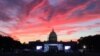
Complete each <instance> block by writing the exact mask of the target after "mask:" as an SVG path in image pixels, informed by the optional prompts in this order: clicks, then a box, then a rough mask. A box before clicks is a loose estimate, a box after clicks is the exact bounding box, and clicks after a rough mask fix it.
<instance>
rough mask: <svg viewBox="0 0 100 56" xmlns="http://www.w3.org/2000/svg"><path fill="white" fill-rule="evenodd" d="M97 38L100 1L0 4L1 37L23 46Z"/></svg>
mask: <svg viewBox="0 0 100 56" xmlns="http://www.w3.org/2000/svg"><path fill="white" fill-rule="evenodd" d="M52 29H54V30H55V32H56V33H57V35H58V41H60V40H62V41H69V40H77V39H78V38H80V37H82V36H89V35H95V34H100V0H0V34H1V35H8V36H11V37H12V38H14V39H15V40H19V41H21V42H22V43H23V42H26V43H27V42H29V41H36V40H41V41H44V40H47V38H48V35H49V33H50V32H51V31H52Z"/></svg>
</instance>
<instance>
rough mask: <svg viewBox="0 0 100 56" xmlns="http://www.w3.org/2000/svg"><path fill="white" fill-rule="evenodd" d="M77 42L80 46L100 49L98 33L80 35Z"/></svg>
mask: <svg viewBox="0 0 100 56" xmlns="http://www.w3.org/2000/svg"><path fill="white" fill-rule="evenodd" d="M78 42H79V46H80V48H83V47H84V46H85V48H86V49H88V50H93V51H94V50H95V51H100V35H94V36H86V37H81V38H80V39H79V40H78Z"/></svg>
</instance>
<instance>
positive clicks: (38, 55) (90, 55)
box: [0, 52, 100, 56]
mask: <svg viewBox="0 0 100 56" xmlns="http://www.w3.org/2000/svg"><path fill="white" fill-rule="evenodd" d="M0 56H100V53H97V52H96V53H95V52H84V53H80V52H73V53H64V52H55V53H54V52H47V53H42V52H22V53H21V52H20V53H19V52H16V53H14V52H0Z"/></svg>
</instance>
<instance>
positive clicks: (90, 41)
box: [0, 35, 100, 51]
mask: <svg viewBox="0 0 100 56" xmlns="http://www.w3.org/2000/svg"><path fill="white" fill-rule="evenodd" d="M77 45H78V46H79V49H81V48H83V47H84V46H85V48H86V49H89V50H93V51H94V50H96V51H99V50H100V35H94V36H86V37H81V38H80V39H79V40H78V44H77ZM32 46H33V45H31V44H22V43H20V41H17V40H13V39H12V38H11V37H9V36H2V35H0V49H6V50H7V49H24V48H30V49H31V48H32Z"/></svg>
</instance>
